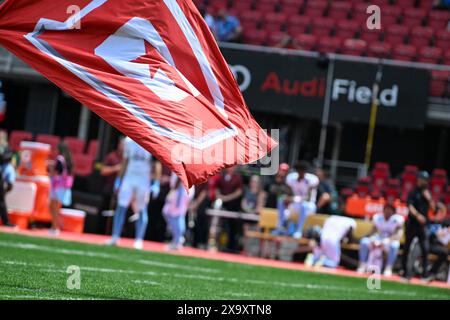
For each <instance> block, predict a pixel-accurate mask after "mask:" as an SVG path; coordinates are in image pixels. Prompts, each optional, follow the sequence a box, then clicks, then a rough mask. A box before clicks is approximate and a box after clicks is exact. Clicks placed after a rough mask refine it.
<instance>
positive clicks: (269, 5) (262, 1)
mask: <svg viewBox="0 0 450 320" xmlns="http://www.w3.org/2000/svg"><path fill="white" fill-rule="evenodd" d="M255 8H256V10H258V11H260V12H264V13H269V12H275V9H276V3H275V2H272V1H267V0H258V1H256V2H255Z"/></svg>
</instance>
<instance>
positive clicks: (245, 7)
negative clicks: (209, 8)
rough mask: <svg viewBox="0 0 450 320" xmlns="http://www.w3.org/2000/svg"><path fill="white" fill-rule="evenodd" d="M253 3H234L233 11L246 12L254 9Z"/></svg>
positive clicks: (240, 1)
mask: <svg viewBox="0 0 450 320" xmlns="http://www.w3.org/2000/svg"><path fill="white" fill-rule="evenodd" d="M252 5H253V1H252V0H239V1H233V4H232V6H231V8H232V9H233V10H237V12H246V11H250V10H251V9H252Z"/></svg>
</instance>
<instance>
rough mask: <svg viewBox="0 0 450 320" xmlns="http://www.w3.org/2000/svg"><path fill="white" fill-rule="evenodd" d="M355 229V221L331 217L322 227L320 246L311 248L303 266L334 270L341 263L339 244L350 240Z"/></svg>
mask: <svg viewBox="0 0 450 320" xmlns="http://www.w3.org/2000/svg"><path fill="white" fill-rule="evenodd" d="M355 229H356V221H355V220H354V219H351V218H347V217H342V216H331V217H329V218H328V219H327V220H325V223H324V225H323V228H322V231H321V233H320V244H319V245H317V246H316V247H314V248H313V254H312V255H309V256H308V257H307V258H306V261H305V264H307V265H313V266H324V267H327V268H336V267H337V266H339V263H340V261H341V242H342V241H343V240H344V239H345V238H351V237H352V233H353V231H354V230H355Z"/></svg>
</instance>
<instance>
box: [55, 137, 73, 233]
mask: <svg viewBox="0 0 450 320" xmlns="http://www.w3.org/2000/svg"><path fill="white" fill-rule="evenodd" d="M72 168H73V162H72V156H71V154H70V150H69V147H68V146H67V144H65V143H64V142H60V143H59V144H58V155H57V156H56V160H55V161H53V163H51V164H50V212H51V214H52V226H51V229H50V234H51V235H55V236H56V235H58V234H59V211H60V210H61V207H62V206H69V205H70V204H71V203H72V190H71V189H72V186H73V175H72Z"/></svg>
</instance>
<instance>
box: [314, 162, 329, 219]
mask: <svg viewBox="0 0 450 320" xmlns="http://www.w3.org/2000/svg"><path fill="white" fill-rule="evenodd" d="M316 176H317V178H319V185H318V186H317V212H319V213H322V214H331V202H332V194H333V187H332V185H331V183H330V181H329V180H328V174H327V172H326V171H325V170H323V169H321V168H318V169H316Z"/></svg>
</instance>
